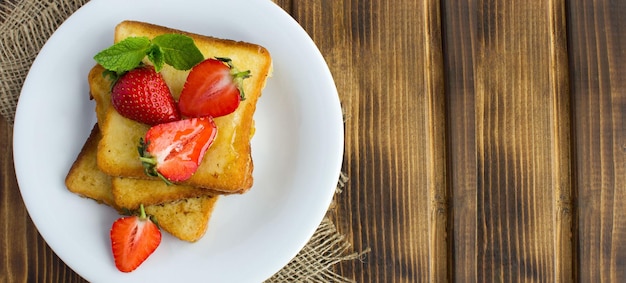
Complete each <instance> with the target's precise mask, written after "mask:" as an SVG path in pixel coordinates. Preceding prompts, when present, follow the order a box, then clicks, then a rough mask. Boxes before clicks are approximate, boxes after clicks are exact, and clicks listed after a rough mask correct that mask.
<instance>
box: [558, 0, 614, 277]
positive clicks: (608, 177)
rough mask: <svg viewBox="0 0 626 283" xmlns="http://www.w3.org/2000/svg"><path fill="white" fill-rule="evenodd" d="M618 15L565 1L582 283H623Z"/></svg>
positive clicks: (605, 5) (604, 1)
mask: <svg viewBox="0 0 626 283" xmlns="http://www.w3.org/2000/svg"><path fill="white" fill-rule="evenodd" d="M624 14H626V2H624V1H608V0H599V1H584V0H574V1H569V12H568V22H569V41H570V66H571V81H572V96H573V104H574V110H575V111H574V113H575V115H574V125H575V129H576V130H575V133H576V134H575V139H574V143H575V148H576V160H577V161H576V176H577V179H576V184H577V190H578V201H577V202H578V226H577V228H578V229H577V232H578V241H577V247H578V249H579V251H580V253H579V256H578V258H579V259H580V262H579V263H578V266H577V269H578V276H579V279H580V281H581V282H625V281H626V268H624V263H626V220H625V219H626V167H625V165H626V157H625V154H626V123H624V121H625V119H626V80H625V79H624V78H626V66H625V65H624V62H626V54H625V53H624V50H626V18H624Z"/></svg>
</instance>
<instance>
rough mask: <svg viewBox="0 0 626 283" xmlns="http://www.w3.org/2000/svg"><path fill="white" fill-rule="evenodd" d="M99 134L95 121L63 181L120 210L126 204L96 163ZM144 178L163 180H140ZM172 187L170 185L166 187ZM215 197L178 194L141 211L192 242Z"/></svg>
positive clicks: (202, 229) (201, 232) (199, 234)
mask: <svg viewBox="0 0 626 283" xmlns="http://www.w3.org/2000/svg"><path fill="white" fill-rule="evenodd" d="M101 138H102V135H101V134H100V129H99V128H98V126H97V125H96V126H94V128H93V129H92V131H91V134H90V135H89V138H88V139H87V141H86V142H85V144H84V146H83V148H82V149H81V151H80V153H79V155H78V157H77V159H76V161H75V162H74V163H73V165H72V167H71V169H70V171H69V173H68V175H67V176H66V179H65V184H66V186H67V188H68V189H69V190H70V191H71V192H73V193H76V194H78V195H81V196H83V197H87V198H90V199H93V200H95V201H97V202H99V203H103V204H106V205H109V206H111V207H113V208H114V209H116V210H117V211H118V212H120V213H122V212H124V210H125V209H124V208H129V207H123V206H120V205H119V204H117V203H116V202H115V200H114V198H113V194H112V183H113V182H112V180H111V177H110V176H109V175H107V174H105V173H103V172H102V171H100V170H99V169H98V166H97V163H96V153H97V148H98V142H99V140H100V139H101ZM145 182H154V183H163V182H161V181H145V180H144V183H145ZM175 188H176V186H173V187H172V188H170V190H174V189H175ZM217 199H218V196H202V197H192V198H181V199H177V200H174V201H170V202H166V203H162V204H158V205H145V211H146V213H147V214H149V215H152V216H154V217H156V219H157V220H158V222H159V225H160V226H161V228H162V229H163V230H165V231H167V232H168V233H170V234H172V235H173V236H175V237H177V238H179V239H181V240H184V241H188V242H195V241H197V240H198V239H200V238H201V237H202V236H203V235H204V233H205V232H206V230H207V227H208V223H209V218H210V217H211V214H212V212H213V208H214V206H215V203H216V201H217ZM129 209H133V208H129Z"/></svg>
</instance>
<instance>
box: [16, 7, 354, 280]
mask: <svg viewBox="0 0 626 283" xmlns="http://www.w3.org/2000/svg"><path fill="white" fill-rule="evenodd" d="M125 19H132V20H140V21H146V22H151V23H155V24H159V25H164V26H169V27H172V28H177V29H182V30H186V31H191V32H195V33H200V34H206V35H213V36H218V37H223V38H230V39H235V40H243V41H249V42H253V43H257V44H261V45H263V46H265V47H266V48H267V49H268V50H269V51H270V53H271V54H272V57H273V60H274V75H273V77H272V78H270V79H269V81H268V83H267V86H266V88H265V90H264V93H263V96H262V97H261V99H260V100H259V103H258V108H257V112H256V114H255V119H256V126H257V131H256V134H255V137H254V138H253V141H252V150H253V158H254V161H255V171H254V178H255V184H254V186H253V188H252V189H251V190H250V191H249V192H248V193H246V194H244V195H237V196H228V197H222V198H221V199H220V201H218V204H217V207H216V210H215V212H214V214H213V218H212V219H211V221H210V224H209V230H208V231H207V234H206V235H205V236H204V237H203V238H202V239H201V240H200V241H199V242H196V243H187V242H182V241H179V240H176V239H174V238H173V237H171V236H170V235H168V234H164V235H165V236H164V240H163V242H162V243H161V246H159V248H158V249H157V250H156V252H155V253H154V254H153V255H152V256H151V257H150V258H148V260H147V261H146V262H144V263H143V265H142V266H140V267H139V268H138V269H137V270H135V271H134V272H132V273H129V274H125V273H121V272H119V271H118V270H117V269H116V268H115V266H114V264H113V258H112V255H111V251H110V242H109V236H108V233H109V229H110V226H111V224H112V223H113V221H114V220H115V219H116V218H117V217H118V215H117V214H116V213H115V212H114V211H113V210H112V209H110V208H108V207H106V206H104V205H99V204H96V203H95V202H94V201H91V200H87V199H83V198H80V197H78V196H76V195H74V194H72V193H70V192H69V191H68V190H67V189H66V188H65V185H64V178H65V175H66V174H67V172H68V170H69V168H70V166H71V164H72V162H73V161H74V159H75V158H76V156H77V154H78V152H79V150H80V148H81V147H82V145H83V143H84V142H85V139H86V138H87V136H88V134H89V131H90V129H91V127H92V126H93V125H94V123H95V121H96V118H95V114H94V105H93V104H92V103H93V102H91V101H89V100H88V98H87V97H88V86H87V80H86V78H87V73H88V71H89V69H90V68H91V67H92V66H93V64H94V63H95V62H94V61H93V60H92V57H93V55H94V54H96V53H97V52H98V51H99V50H101V49H103V48H105V47H107V46H109V45H110V44H111V42H112V40H113V38H112V36H113V28H114V27H115V25H116V24H117V23H118V22H120V21H122V20H125ZM342 156H343V123H342V114H341V108H340V104H339V99H338V96H337V90H336V88H335V85H334V82H333V80H332V76H331V74H330V72H329V69H328V67H327V65H326V63H325V61H324V59H323V57H322V56H321V54H320V52H319V50H318V49H317V48H316V46H315V44H314V43H313V41H312V40H311V39H310V37H308V35H307V34H306V32H305V31H304V30H303V29H302V28H301V27H300V26H299V25H298V24H297V22H295V21H294V20H293V19H292V18H291V17H290V16H289V15H288V14H287V13H285V12H284V11H283V10H282V9H281V8H280V7H278V6H276V5H275V4H274V3H272V2H271V1H269V0H229V1H218V0H211V1H207V0H193V1H178V0H158V1H154V0H140V1H137V0H135V1H125V0H113V1H112V0H94V1H91V2H89V3H88V4H86V5H85V6H84V7H82V8H81V9H80V10H78V11H77V12H76V13H75V14H73V15H72V16H71V17H70V18H69V19H68V20H67V21H66V22H64V23H63V24H62V25H61V26H60V28H59V29H58V30H57V31H56V32H55V33H54V35H53V36H52V37H51V38H50V39H49V40H48V42H47V43H46V45H45V46H44V47H43V49H42V50H41V52H40V54H39V56H38V57H37V59H36V60H35V62H34V64H33V66H32V68H31V70H30V73H29V74H28V77H27V79H26V82H25V84H24V88H23V89H22V94H21V97H20V100H19V104H18V107H17V114H16V120H15V127H14V159H15V170H16V173H17V179H18V182H19V185H20V189H21V193H22V197H23V199H24V202H25V204H26V207H27V209H28V212H29V214H30V216H31V218H32V219H33V221H34V223H35V225H36V226H37V229H38V230H39V232H40V233H41V235H42V236H43V237H44V239H45V240H46V242H47V243H48V244H49V245H50V247H51V248H52V249H53V250H54V251H55V253H56V254H57V255H58V256H59V257H60V258H61V259H62V260H63V261H64V262H65V263H66V264H67V265H69V266H70V267H71V268H72V269H73V270H75V271H76V272H77V273H79V274H80V275H81V276H83V277H84V278H85V279H87V280H89V281H92V282H188V281H191V280H194V281H198V280H200V281H209V282H260V281H262V280H264V279H266V278H268V277H270V276H271V275H273V274H274V273H275V272H277V271H278V270H279V269H280V268H282V267H283V266H284V265H285V264H287V263H288V262H289V260H291V259H292V258H293V257H294V256H295V255H296V254H297V252H298V251H299V250H300V249H301V248H302V247H303V246H304V245H305V244H306V242H307V241H308V239H309V238H310V237H311V236H312V235H313V233H314V231H315V229H316V228H317V226H318V225H319V223H320V222H321V220H322V218H323V216H324V213H325V212H326V210H327V208H328V205H329V204H330V201H331V199H332V196H333V193H334V189H335V185H336V181H337V178H338V175H339V171H340V169H341V162H342ZM138 280H140V281H138Z"/></svg>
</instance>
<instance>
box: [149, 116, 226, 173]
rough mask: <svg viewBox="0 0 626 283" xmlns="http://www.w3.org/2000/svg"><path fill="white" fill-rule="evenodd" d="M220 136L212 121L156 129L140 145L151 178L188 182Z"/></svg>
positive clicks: (183, 122) (196, 120) (193, 120)
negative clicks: (216, 137)
mask: <svg viewBox="0 0 626 283" xmlns="http://www.w3.org/2000/svg"><path fill="white" fill-rule="evenodd" d="M216 135H217V127H216V126H215V123H214V122H213V119H212V118H211V117H200V118H190V119H183V120H179V121H175V122H170V123H166V124H160V125H156V126H153V127H152V128H150V129H149V130H148V132H147V133H146V138H145V141H143V140H142V141H140V143H141V144H140V150H139V151H140V155H141V158H140V159H141V161H142V163H143V165H144V168H145V169H146V170H145V171H146V174H148V175H149V176H155V177H156V176H158V177H161V178H162V179H164V180H165V181H166V182H168V183H169V182H180V181H184V180H187V179H189V178H190V177H191V175H193V173H195V172H196V170H197V169H198V166H199V165H200V162H201V161H202V158H203V157H204V154H205V153H206V151H207V149H208V148H209V147H210V146H211V144H212V143H213V139H215V136H216Z"/></svg>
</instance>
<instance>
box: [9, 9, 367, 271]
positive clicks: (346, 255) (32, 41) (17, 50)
mask: <svg viewBox="0 0 626 283" xmlns="http://www.w3.org/2000/svg"><path fill="white" fill-rule="evenodd" d="M87 2H88V0H76V1H71V0H50V1H41V0H22V1H18V0H12V1H11V0H8V1H6V0H5V1H2V0H0V114H1V115H2V116H3V117H4V118H5V119H6V120H7V121H8V122H9V124H10V125H13V122H14V118H15V108H16V106H17V100H18V98H19V95H20V90H21V88H22V84H23V83H24V80H25V78H26V75H27V73H28V70H29V68H30V66H31V64H32V62H33V60H34V59H35V57H36V56H37V53H38V52H39V50H40V49H41V47H42V46H43V45H44V43H45V42H46V40H47V39H48V37H50V35H52V33H53V32H54V31H55V30H56V28H57V27H58V26H59V25H60V24H61V23H62V22H63V21H64V20H65V19H67V18H68V17H69V16H70V15H71V14H72V13H73V12H74V11H76V10H77V9H78V8H80V7H81V6H82V5H84V4H85V3H87ZM344 182H345V176H343V175H342V179H341V180H339V185H340V186H342V185H343V183H344ZM360 256H361V254H360V253H356V252H354V251H353V250H352V248H351V245H350V243H349V242H348V241H347V240H346V239H345V238H344V236H342V235H341V234H340V233H339V232H338V231H337V230H336V228H335V226H334V224H333V223H332V221H331V220H330V219H329V218H327V217H326V218H324V220H323V221H322V223H321V225H320V226H319V227H318V229H317V231H316V232H315V234H314V235H313V237H312V238H311V239H310V240H309V242H308V244H307V245H306V246H305V247H304V248H303V249H302V250H301V251H300V252H299V253H298V255H297V256H296V257H295V258H294V259H293V260H292V261H291V262H289V264H287V265H286V266H285V267H284V268H283V269H281V270H280V271H279V272H278V273H276V274H275V275H274V276H273V277H272V278H270V279H269V280H268V282H351V281H352V280H350V279H349V278H344V277H342V276H339V275H338V274H336V273H335V272H333V266H334V265H335V264H336V263H338V262H341V261H344V260H354V259H358V258H359V257H360ZM252 264H253V263H252Z"/></svg>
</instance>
